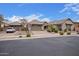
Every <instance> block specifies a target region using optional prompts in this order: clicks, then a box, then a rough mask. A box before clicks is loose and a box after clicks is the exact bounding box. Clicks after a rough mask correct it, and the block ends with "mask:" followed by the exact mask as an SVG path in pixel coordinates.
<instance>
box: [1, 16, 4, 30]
mask: <svg viewBox="0 0 79 59" xmlns="http://www.w3.org/2000/svg"><path fill="white" fill-rule="evenodd" d="M3 20H4V17H3V15H0V31H1V30H2V28H1V24H2V21H3Z"/></svg>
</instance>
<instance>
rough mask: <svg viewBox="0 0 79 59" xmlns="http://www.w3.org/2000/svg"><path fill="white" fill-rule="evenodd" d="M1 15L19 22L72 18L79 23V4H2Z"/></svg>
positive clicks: (0, 6) (0, 5) (0, 7)
mask: <svg viewBox="0 0 79 59" xmlns="http://www.w3.org/2000/svg"><path fill="white" fill-rule="evenodd" d="M0 14H2V15H3V16H4V17H5V19H7V20H10V21H17V20H19V19H22V18H25V19H27V20H28V21H30V20H33V19H38V20H41V21H52V20H60V19H64V18H71V19H72V20H74V21H79V4H76V3H75V4H69V3H2V4H1V3H0Z"/></svg>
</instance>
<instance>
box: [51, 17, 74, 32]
mask: <svg viewBox="0 0 79 59" xmlns="http://www.w3.org/2000/svg"><path fill="white" fill-rule="evenodd" d="M50 24H53V25H55V26H57V28H58V29H59V30H63V31H64V30H71V31H72V30H73V29H74V26H73V25H74V23H73V21H72V20H71V19H70V18H67V19H62V20H55V21H53V22H51V23H50Z"/></svg>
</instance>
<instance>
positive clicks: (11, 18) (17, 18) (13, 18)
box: [6, 16, 23, 22]
mask: <svg viewBox="0 0 79 59" xmlns="http://www.w3.org/2000/svg"><path fill="white" fill-rule="evenodd" d="M6 19H7V20H9V21H11V22H14V21H19V19H23V17H20V16H12V17H7V18H6Z"/></svg>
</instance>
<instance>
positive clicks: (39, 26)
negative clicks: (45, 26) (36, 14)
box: [31, 25, 42, 31]
mask: <svg viewBox="0 0 79 59" xmlns="http://www.w3.org/2000/svg"><path fill="white" fill-rule="evenodd" d="M41 27H42V25H32V27H31V30H32V31H41V30H42V28H41Z"/></svg>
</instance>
